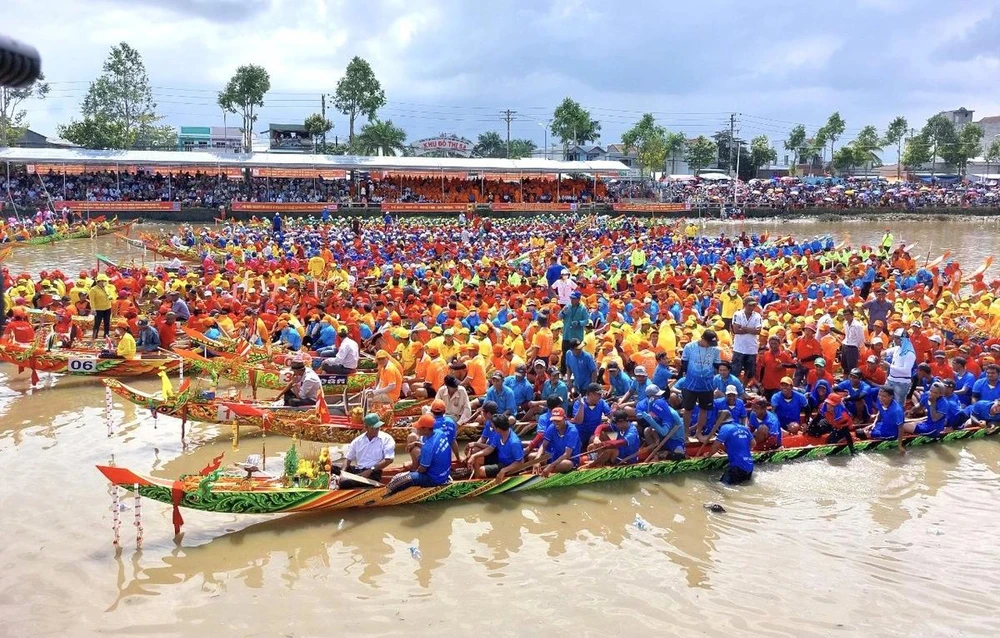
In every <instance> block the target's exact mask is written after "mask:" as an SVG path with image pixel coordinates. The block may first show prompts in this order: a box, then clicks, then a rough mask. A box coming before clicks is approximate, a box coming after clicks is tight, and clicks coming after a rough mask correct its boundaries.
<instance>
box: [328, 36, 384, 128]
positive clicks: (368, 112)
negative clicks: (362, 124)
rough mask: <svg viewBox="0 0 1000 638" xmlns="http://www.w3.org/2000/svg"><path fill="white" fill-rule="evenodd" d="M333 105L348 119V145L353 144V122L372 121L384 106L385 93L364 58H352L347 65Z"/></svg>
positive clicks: (339, 82) (335, 93) (334, 95)
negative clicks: (360, 120) (358, 120)
mask: <svg viewBox="0 0 1000 638" xmlns="http://www.w3.org/2000/svg"><path fill="white" fill-rule="evenodd" d="M333 104H334V106H336V107H337V110H338V111H340V112H341V113H343V114H344V115H346V116H347V118H348V122H349V124H348V126H349V131H350V132H349V137H348V138H347V143H348V144H353V143H354V121H355V120H356V119H357V118H358V116H363V117H366V118H368V119H369V120H372V119H374V118H375V113H377V112H378V110H379V109H380V108H382V107H383V106H385V91H383V90H382V85H381V84H380V83H379V81H378V79H377V78H376V77H375V72H374V71H372V67H371V65H370V64H368V62H367V60H365V59H364V58H359V57H358V56H354V57H353V58H352V59H351V61H350V62H349V63H348V64H347V69H346V70H345V71H344V77H342V78H340V80H339V81H338V82H337V90H336V91H335V92H334V94H333Z"/></svg>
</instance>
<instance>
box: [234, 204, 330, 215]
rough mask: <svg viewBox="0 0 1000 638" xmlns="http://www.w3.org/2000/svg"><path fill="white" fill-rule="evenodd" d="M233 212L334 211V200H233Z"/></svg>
mask: <svg viewBox="0 0 1000 638" xmlns="http://www.w3.org/2000/svg"><path fill="white" fill-rule="evenodd" d="M231 208H232V209H233V212H237V211H243V212H246V213H320V212H323V209H324V208H325V209H327V210H328V211H330V212H331V213H332V212H335V211H336V210H337V204H336V202H233V203H232V204H231Z"/></svg>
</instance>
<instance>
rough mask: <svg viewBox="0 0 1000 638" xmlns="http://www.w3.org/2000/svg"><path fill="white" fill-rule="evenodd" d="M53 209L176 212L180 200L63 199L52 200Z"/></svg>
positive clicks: (178, 208) (179, 205)
mask: <svg viewBox="0 0 1000 638" xmlns="http://www.w3.org/2000/svg"><path fill="white" fill-rule="evenodd" d="M52 207H53V208H54V209H55V210H61V209H63V208H69V209H70V210H82V211H88V210H89V211H107V212H119V211H130V210H138V211H142V210H149V211H153V210H169V211H174V212H177V211H179V210H180V209H181V203H180V202H85V201H76V200H64V201H54V202H52Z"/></svg>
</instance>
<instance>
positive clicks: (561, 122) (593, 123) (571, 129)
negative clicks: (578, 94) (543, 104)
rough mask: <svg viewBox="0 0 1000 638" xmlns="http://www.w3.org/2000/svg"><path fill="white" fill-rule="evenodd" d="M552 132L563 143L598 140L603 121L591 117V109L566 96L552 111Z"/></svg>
mask: <svg viewBox="0 0 1000 638" xmlns="http://www.w3.org/2000/svg"><path fill="white" fill-rule="evenodd" d="M551 130H552V134H553V135H555V136H556V137H558V138H559V139H561V140H562V141H563V145H567V144H580V143H583V142H596V141H597V140H598V139H600V137H601V123H600V122H598V121H597V120H595V119H593V118H591V117H590V111H588V110H586V109H584V108H583V107H582V106H580V103H579V102H576V101H574V100H572V99H570V98H568V97H567V98H565V99H564V100H563V101H562V103H561V104H559V106H557V107H556V110H555V111H553V112H552V128H551Z"/></svg>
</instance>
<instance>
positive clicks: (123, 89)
mask: <svg viewBox="0 0 1000 638" xmlns="http://www.w3.org/2000/svg"><path fill="white" fill-rule="evenodd" d="M80 112H81V114H82V115H83V120H82V121H79V122H78V121H76V120H73V121H71V122H70V123H69V124H67V125H65V126H60V127H59V135H61V136H62V137H63V138H65V139H67V140H69V141H70V142H73V143H74V144H80V145H81V146H86V147H89V148H116V149H129V148H136V147H140V148H146V147H157V146H165V145H167V146H169V145H176V140H177V136H176V133H175V132H174V131H173V129H172V128H171V127H169V126H158V125H157V124H156V123H157V122H159V121H160V120H162V119H163V117H162V116H159V115H157V114H156V103H155V102H153V92H152V89H151V88H150V86H149V76H148V75H147V74H146V65H145V64H144V63H143V61H142V55H140V54H139V52H138V51H137V50H135V49H133V48H132V47H131V46H129V44H128V43H127V42H122V43H120V44H118V45H117V46H113V47H111V51H110V53H109V54H108V58H107V60H105V61H104V67H103V72H102V73H101V75H100V77H98V78H97V79H96V80H94V81H93V82H91V83H90V88H89V89H87V95H86V96H85V97H84V98H83V104H82V105H81V108H80Z"/></svg>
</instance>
